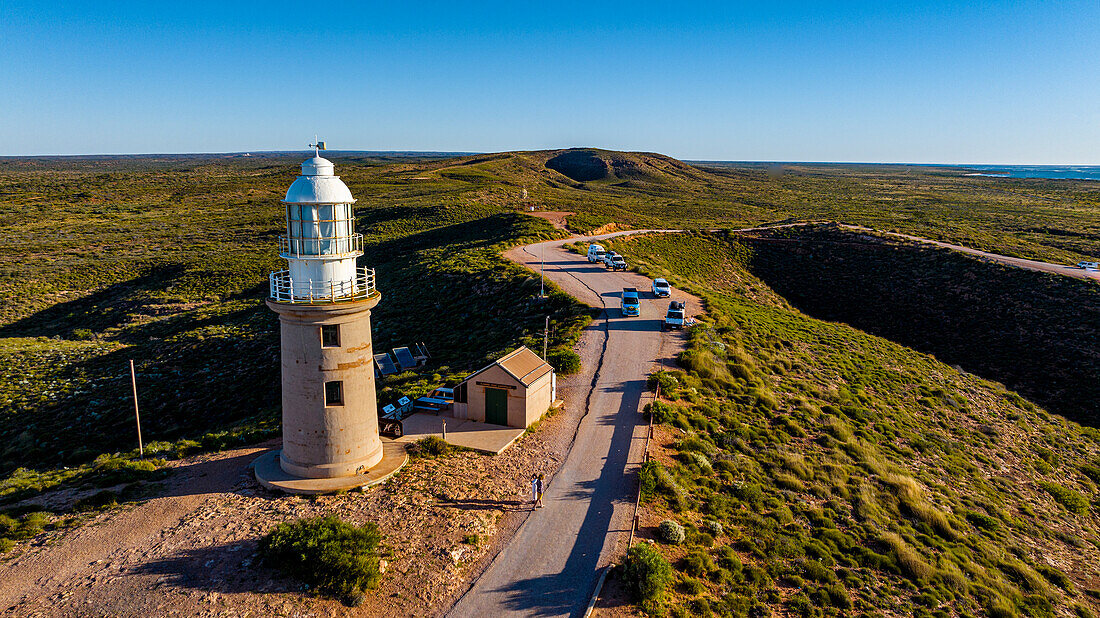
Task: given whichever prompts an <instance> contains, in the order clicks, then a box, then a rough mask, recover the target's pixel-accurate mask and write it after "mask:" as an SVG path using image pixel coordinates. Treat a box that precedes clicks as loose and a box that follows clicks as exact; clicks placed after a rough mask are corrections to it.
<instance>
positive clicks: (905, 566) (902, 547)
mask: <svg viewBox="0 0 1100 618" xmlns="http://www.w3.org/2000/svg"><path fill="white" fill-rule="evenodd" d="M882 540H883V542H884V543H886V544H887V545H888V546H890V549H891V550H893V552H894V556H895V558H897V561H898V565H899V566H900V567H901V570H902V571H903V572H904V573H905V574H906V575H908V576H909V578H910V579H911V580H913V581H914V582H923V581H927V580H928V578H930V577H932V573H933V569H932V566H931V565H930V564H928V563H927V562H925V561H924V558H922V557H921V555H920V554H919V553H917V552H916V550H914V549H913V548H912V547H909V546H908V545H906V543H905V541H903V540H902V538H901V537H900V536H898V535H897V534H894V533H893V532H887V533H885V534H883V535H882Z"/></svg>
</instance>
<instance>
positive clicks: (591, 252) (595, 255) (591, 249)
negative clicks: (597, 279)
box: [588, 245, 607, 262]
mask: <svg viewBox="0 0 1100 618" xmlns="http://www.w3.org/2000/svg"><path fill="white" fill-rule="evenodd" d="M605 255H607V251H604V248H603V247H601V246H599V245H588V261H589V262H602V261H603V258H604V256H605Z"/></svg>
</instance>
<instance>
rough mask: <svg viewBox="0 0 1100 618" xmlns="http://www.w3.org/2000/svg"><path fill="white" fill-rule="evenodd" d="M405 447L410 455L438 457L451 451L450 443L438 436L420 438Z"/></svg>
mask: <svg viewBox="0 0 1100 618" xmlns="http://www.w3.org/2000/svg"><path fill="white" fill-rule="evenodd" d="M406 448H407V450H408V452H409V455H410V456H412V457H439V456H440V455H446V454H447V453H449V452H451V445H450V444H447V441H446V440H444V439H443V438H440V437H439V436H428V437H426V438H421V439H419V440H417V441H416V442H413V443H412V444H410V445H408V447H406Z"/></svg>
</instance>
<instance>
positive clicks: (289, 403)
mask: <svg viewBox="0 0 1100 618" xmlns="http://www.w3.org/2000/svg"><path fill="white" fill-rule="evenodd" d="M310 146H313V147H314V148H315V150H314V156H313V157H312V158H310V159H308V160H306V161H305V162H304V163H302V173H301V175H299V176H298V177H297V179H295V180H294V182H293V183H292V184H291V185H290V188H289V189H288V190H287V192H286V197H285V198H284V199H283V201H282V203H283V205H284V207H285V208H286V234H285V235H284V236H281V237H280V238H279V257H281V258H283V259H285V260H286V261H287V268H286V270H280V271H278V272H273V273H271V275H270V276H269V284H270V296H269V298H268V299H267V306H268V307H270V308H271V309H272V310H274V311H275V312H276V313H278V314H279V331H280V341H281V345H280V350H281V374H282V404H283V405H282V407H283V411H282V420H283V448H282V450H281V451H275V452H273V453H269V454H268V455H266V456H264V457H261V458H260V459H259V460H257V462H256V477H257V479H258V480H259V481H260V482H261V483H262V484H264V485H265V486H268V487H272V488H276V489H281V490H284V491H290V492H293V493H321V492H324V491H336V490H340V489H347V488H351V487H356V486H361V485H365V484H368V483H369V482H370V481H371V480H372V478H371V477H374V476H376V475H372V474H370V473H371V471H372V469H375V468H376V466H378V464H379V463H380V462H381V461H382V459H383V444H382V441H381V439H380V438H379V435H378V410H377V408H378V406H377V401H376V398H375V384H374V363H373V349H372V346H371V323H370V315H371V309H372V308H374V307H375V306H376V305H377V304H378V302H379V301H380V300H381V298H382V296H381V294H379V292H378V290H377V288H376V287H375V279H374V270H373V269H370V268H363V267H361V266H359V265H358V264H357V262H356V259H357V258H358V257H359V256H361V255H363V250H362V249H363V236H362V234H357V233H356V232H355V220H354V216H353V207H354V204H355V198H353V197H352V195H351V191H350V190H349V189H348V187H347V185H345V184H344V182H343V181H342V180H340V177H339V176H337V175H335V173H334V171H335V170H334V166H333V164H332V162H331V161H328V160H327V159H324V158H322V157H321V156H320V154H319V150H321V149H323V148H324V142H318V144H310ZM402 453H403V449H402ZM403 462H404V456H403V455H402V462H401V463H403Z"/></svg>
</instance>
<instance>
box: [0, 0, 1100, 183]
mask: <svg viewBox="0 0 1100 618" xmlns="http://www.w3.org/2000/svg"><path fill="white" fill-rule="evenodd" d="M311 6H315V7H317V8H310V7H311ZM0 84H2V87H3V91H2V92H0V154H4V155H28V154H88V153H149V152H238V151H258V150H289V149H301V148H303V147H304V146H305V145H306V144H307V143H308V142H310V141H311V140H312V138H313V136H314V134H318V135H320V136H321V137H322V139H325V140H327V141H328V143H329V146H330V148H336V149H344V150H442V151H498V150H516V149H541V148H559V147H567V146H598V147H603V148H612V149H622V150H648V151H655V152H662V153H665V154H669V155H672V156H676V157H680V158H686V159H725V160H773V161H776V160H777V161H881V162H909V163H921V162H930V163H1054V164H1059V163H1072V164H1100V2H1098V1H1097V0H1088V1H1081V2H1077V1H1059V2H905V3H893V2H842V3H840V2H838V3H809V2H784V3H773V2H759V1H758V2H751V3H739V2H725V3H714V4H709V3H703V2H678V3H667V4H666V3H647V2H641V1H637V2H629V3H626V2H622V3H595V2H576V3H574V2H568V1H558V2H548V3H540V4H535V3H521V2H514V1H513V2H507V3H499V4H497V3H482V4H476V5H464V4H460V3H439V4H435V3H430V2H422V3H395V2H387V3H377V4H371V3H364V2H348V3H343V2H326V3H316V4H311V3H302V2H296V3H280V2H264V3H235V2H226V1H222V2H216V3H207V2H180V3H169V2H163V3H162V2H67V3H57V2H51V3H41V4H32V3H22V2H13V1H12V0H5V2H4V3H3V4H0Z"/></svg>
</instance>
